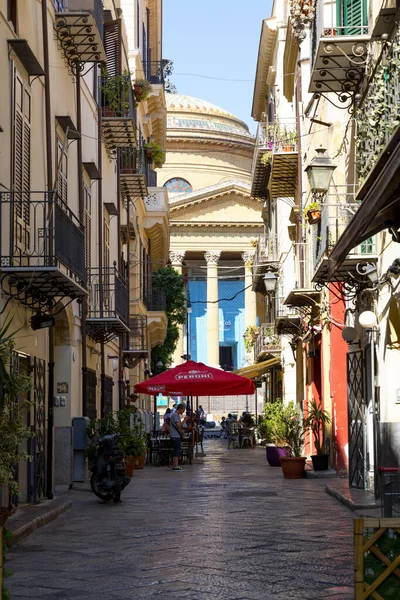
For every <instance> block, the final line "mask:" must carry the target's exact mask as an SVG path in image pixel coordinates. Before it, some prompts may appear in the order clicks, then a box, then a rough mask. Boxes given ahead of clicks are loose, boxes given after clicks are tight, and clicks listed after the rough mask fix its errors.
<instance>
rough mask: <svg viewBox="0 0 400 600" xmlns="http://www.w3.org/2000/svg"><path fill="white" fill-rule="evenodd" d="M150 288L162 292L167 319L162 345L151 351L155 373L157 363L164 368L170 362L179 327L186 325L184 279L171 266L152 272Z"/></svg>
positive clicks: (177, 338)
mask: <svg viewBox="0 0 400 600" xmlns="http://www.w3.org/2000/svg"><path fill="white" fill-rule="evenodd" d="M152 288H153V292H157V291H158V290H164V292H165V301H166V307H165V312H166V315H167V319H168V327H167V335H166V337H165V340H164V343H163V344H159V345H158V346H155V347H154V348H153V349H152V351H151V358H152V369H153V372H155V364H156V363H157V361H161V362H162V363H163V365H164V367H165V368H167V365H168V364H169V363H170V362H171V359H172V355H173V353H174V351H175V348H176V345H177V343H178V340H179V325H183V324H184V323H186V319H187V308H186V294H185V282H184V279H183V277H182V275H180V274H179V273H178V272H177V271H176V270H175V269H174V268H173V267H172V266H171V265H168V266H167V267H162V268H161V269H158V270H157V271H154V273H153V275H152Z"/></svg>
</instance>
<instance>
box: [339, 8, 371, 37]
mask: <svg viewBox="0 0 400 600" xmlns="http://www.w3.org/2000/svg"><path fill="white" fill-rule="evenodd" d="M342 1H343V23H342V25H343V27H344V29H343V33H344V35H362V34H363V33H367V29H366V28H367V25H368V22H367V7H366V1H365V0H342ZM364 28H365V29H364Z"/></svg>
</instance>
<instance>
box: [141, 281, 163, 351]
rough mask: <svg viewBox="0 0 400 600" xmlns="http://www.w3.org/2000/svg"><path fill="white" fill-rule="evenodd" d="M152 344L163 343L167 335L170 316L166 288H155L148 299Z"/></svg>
mask: <svg viewBox="0 0 400 600" xmlns="http://www.w3.org/2000/svg"><path fill="white" fill-rule="evenodd" d="M145 303H146V306H147V319H148V329H149V334H150V346H151V348H153V347H154V346H157V345H158V344H163V343H164V340H165V336H166V335H167V328H168V317H167V315H166V312H165V311H166V298H165V292H164V290H153V291H152V293H151V295H150V296H149V297H148V298H147V300H146V302H145Z"/></svg>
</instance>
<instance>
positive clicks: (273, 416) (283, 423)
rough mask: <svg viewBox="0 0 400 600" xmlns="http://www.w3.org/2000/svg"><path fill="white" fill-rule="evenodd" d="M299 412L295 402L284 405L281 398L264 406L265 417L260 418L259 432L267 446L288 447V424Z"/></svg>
mask: <svg viewBox="0 0 400 600" xmlns="http://www.w3.org/2000/svg"><path fill="white" fill-rule="evenodd" d="M296 415H297V411H296V410H295V408H294V404H293V402H290V403H289V404H284V402H283V400H282V399H281V398H277V399H276V401H275V402H268V403H267V404H266V405H265V406H264V411H263V415H262V416H261V418H259V422H258V431H259V434H260V436H261V437H262V438H263V439H265V441H266V442H267V444H276V446H285V445H286V436H287V423H288V422H290V420H291V419H292V418H293V417H294V418H295V417H296Z"/></svg>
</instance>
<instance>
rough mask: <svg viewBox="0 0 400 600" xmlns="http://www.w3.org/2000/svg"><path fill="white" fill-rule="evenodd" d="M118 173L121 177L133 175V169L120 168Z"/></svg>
mask: <svg viewBox="0 0 400 600" xmlns="http://www.w3.org/2000/svg"><path fill="white" fill-rule="evenodd" d="M120 173H121V175H134V174H135V169H134V168H133V167H122V168H121V171H120Z"/></svg>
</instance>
